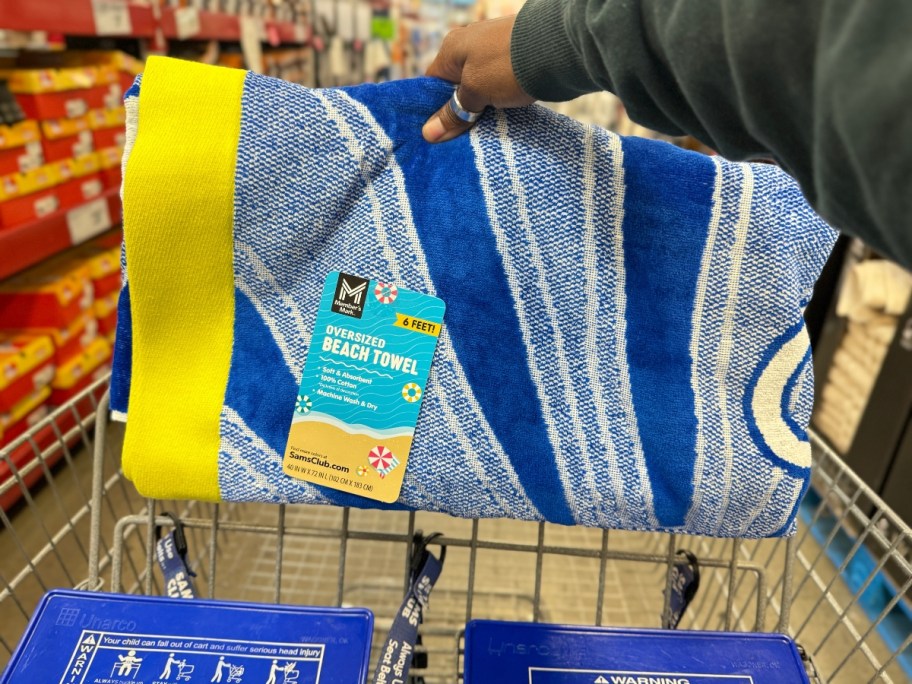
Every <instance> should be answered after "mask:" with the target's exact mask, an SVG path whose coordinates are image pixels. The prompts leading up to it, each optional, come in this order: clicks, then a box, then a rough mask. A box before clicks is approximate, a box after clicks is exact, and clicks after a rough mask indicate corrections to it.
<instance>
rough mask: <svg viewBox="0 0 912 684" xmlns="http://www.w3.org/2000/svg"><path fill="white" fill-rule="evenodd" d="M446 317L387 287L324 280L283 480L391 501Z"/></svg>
mask: <svg viewBox="0 0 912 684" xmlns="http://www.w3.org/2000/svg"><path fill="white" fill-rule="evenodd" d="M445 309H446V305H445V304H444V303H443V301H442V300H440V299H438V298H436V297H432V296H430V295H426V294H422V293H420V292H414V291H412V290H406V289H404V288H399V287H397V286H396V285H395V284H393V283H384V282H380V281H377V280H368V279H366V278H361V277H358V276H355V275H349V274H346V273H339V272H337V271H334V272H332V273H330V274H329V275H328V276H327V277H326V281H325V283H324V286H323V294H322V296H321V300H320V309H319V312H318V313H317V320H316V323H315V324H314V331H313V336H312V338H311V343H310V350H309V352H308V355H307V364H306V366H305V368H304V375H303V377H302V379H301V388H300V390H299V393H298V397H297V401H296V404H295V408H294V415H293V418H292V422H291V431H290V433H289V436H288V445H287V447H286V449H285V458H284V461H283V470H284V472H285V473H286V474H287V475H290V476H292V477H296V478H298V479H301V480H306V481H308V482H313V483H314V484H319V485H323V486H326V487H331V488H333V489H339V490H342V491H346V492H350V493H353V494H358V495H360V496H365V497H368V498H371V499H376V500H378V501H384V502H388V503H389V502H393V501H395V500H396V499H398V498H399V491H400V489H401V488H402V479H403V476H404V474H405V467H406V463H407V461H408V454H409V451H410V449H411V445H412V436H413V434H414V431H415V425H416V423H417V422H418V413H419V411H420V410H421V400H422V397H423V395H424V390H425V385H426V383H427V378H428V373H429V372H430V369H431V362H432V360H433V357H434V350H435V349H436V347H437V339H438V337H439V335H440V331H441V329H442V324H443V314H444V310H445Z"/></svg>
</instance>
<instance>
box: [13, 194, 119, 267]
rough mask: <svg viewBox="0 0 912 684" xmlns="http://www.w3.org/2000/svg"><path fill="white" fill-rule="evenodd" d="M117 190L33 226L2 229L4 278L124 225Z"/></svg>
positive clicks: (44, 218) (51, 215)
mask: <svg viewBox="0 0 912 684" xmlns="http://www.w3.org/2000/svg"><path fill="white" fill-rule="evenodd" d="M121 217H122V210H121V205H120V195H119V190H118V189H117V188H112V189H110V190H107V191H106V192H105V193H104V194H103V195H102V196H101V197H99V198H97V199H94V200H91V201H89V202H86V203H85V204H81V205H79V206H77V207H72V208H70V209H63V210H60V211H56V212H54V213H53V214H49V215H48V216H45V217H43V218H41V219H40V220H38V221H34V222H32V223H26V224H24V225H21V226H16V227H15V228H4V229H0V278H6V277H8V276H10V275H12V274H13V273H17V272H19V271H21V270H23V269H25V268H28V267H29V266H33V265H34V264H37V263H39V262H41V261H43V260H44V259H46V258H48V257H49V256H52V255H54V254H57V253H58V252H61V251H63V250H64V249H67V248H68V247H73V246H75V245H78V244H80V243H82V242H85V241H86V240H89V239H91V238H93V237H95V236H96V235H99V234H101V233H103V232H104V231H106V230H108V229H109V228H112V227H113V226H116V225H117V224H118V223H120V221H121Z"/></svg>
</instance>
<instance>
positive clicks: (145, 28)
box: [0, 0, 309, 44]
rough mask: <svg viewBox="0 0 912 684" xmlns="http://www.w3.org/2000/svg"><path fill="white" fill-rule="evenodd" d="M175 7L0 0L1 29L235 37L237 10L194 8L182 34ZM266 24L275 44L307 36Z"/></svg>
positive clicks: (287, 25) (298, 29)
mask: <svg viewBox="0 0 912 684" xmlns="http://www.w3.org/2000/svg"><path fill="white" fill-rule="evenodd" d="M178 11H180V10H178V9H177V8H174V7H164V8H161V10H160V12H159V16H158V17H156V12H155V10H154V9H153V8H152V7H151V6H149V5H140V4H136V3H118V2H117V1H116V0H106V1H103V2H92V0H66V1H65V2H59V3H44V2H35V0H0V29H11V30H15V31H48V32H52V33H64V34H68V35H80V36H95V35H112V36H129V37H133V38H152V37H154V36H155V34H156V30H157V29H158V28H161V31H162V35H163V36H164V37H165V38H167V39H169V40H174V39H178V38H187V39H193V40H218V41H224V42H238V41H239V40H240V39H241V21H240V17H239V16H238V15H236V14H227V13H224V12H209V11H204V10H199V11H196V19H197V20H198V26H199V27H198V30H195V31H193V32H192V34H191V35H183V36H182V35H181V32H180V31H179V30H178V25H177V21H176V13H177V12H178ZM265 27H266V29H267V34H269V35H271V36H273V40H271V41H270V42H273V43H274V44H301V43H304V42H306V41H307V40H308V36H309V30H308V29H307V27H305V26H303V25H298V24H295V23H293V22H288V21H271V20H265Z"/></svg>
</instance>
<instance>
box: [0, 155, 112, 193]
mask: <svg viewBox="0 0 912 684" xmlns="http://www.w3.org/2000/svg"><path fill="white" fill-rule="evenodd" d="M96 163H97V160H96ZM67 171H68V169H62V168H61V166H60V163H59V162H57V163H55V162H52V163H50V164H45V165H43V166H39V167H38V168H37V169H32V170H31V171H26V172H24V173H21V172H20V173H11V174H8V175H6V176H2V177H0V203H3V202H6V201H8V200H11V199H15V198H16V197H22V196H23V195H28V194H31V193H33V192H37V191H39V190H44V189H46V188H50V187H53V186H54V185H57V183H59V182H60V181H61V178H62V177H61V172H64V173H65V172H67ZM70 175H72V174H70Z"/></svg>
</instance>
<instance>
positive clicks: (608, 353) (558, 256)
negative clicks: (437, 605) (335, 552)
mask: <svg viewBox="0 0 912 684" xmlns="http://www.w3.org/2000/svg"><path fill="white" fill-rule="evenodd" d="M451 92H452V90H451V86H449V85H447V84H446V83H443V82H441V81H436V80H431V79H417V80H411V81H400V82H394V83H388V84H383V85H364V86H358V87H354V88H348V89H340V90H309V89H306V88H302V87H300V86H296V85H290V84H288V83H284V82H281V81H277V80H274V79H271V78H266V77H263V76H258V75H256V74H252V73H246V74H245V73H243V72H239V71H228V70H225V69H220V68H216V67H207V66H202V65H196V64H190V63H185V62H180V61H176V60H169V59H165V58H152V59H150V60H149V62H148V65H147V70H146V73H145V74H144V76H143V78H142V81H141V83H137V85H136V86H134V88H133V89H132V90H131V91H130V92H129V93H128V98H127V111H128V116H129V118H130V129H129V131H130V132H129V135H130V137H131V140H129V141H128V149H130V152H129V158H128V159H127V161H126V173H125V179H124V186H123V193H124V228H125V245H126V247H125V250H126V279H127V287H126V288H125V290H124V293H123V298H122V301H121V307H122V311H125V312H128V315H124V316H122V317H121V318H120V321H119V322H120V326H121V330H120V333H121V335H120V337H119V339H118V346H117V350H116V356H115V367H116V370H115V375H114V381H115V387H114V389H113V394H112V408H113V409H114V410H115V411H118V412H121V413H126V412H127V409H128V408H129V417H128V421H127V434H126V443H125V446H124V456H123V458H124V469H125V472H126V473H127V474H128V476H129V477H130V478H131V479H133V481H134V482H135V483H136V485H137V487H138V489H139V490H140V491H141V492H142V493H144V494H147V495H152V496H156V497H169V498H197V499H206V500H219V499H221V500H229V501H269V502H306V503H331V504H337V505H348V506H357V507H366V508H397V509H402V508H414V509H422V510H432V511H444V512H447V513H451V514H453V515H457V516H464V517H511V518H521V519H528V520H549V521H552V522H557V523H563V524H580V525H588V526H596V527H608V528H624V529H640V530H673V531H680V532H686V533H699V534H707V535H718V536H734V537H738V536H745V537H764V536H776V535H785V534H789V533H791V532H792V531H793V529H794V518H795V513H796V510H797V504H798V502H799V501H800V499H801V496H802V494H803V493H804V491H805V489H806V487H807V483H808V478H809V468H810V447H809V444H808V439H807V433H806V427H807V424H808V420H809V418H810V411H811V403H812V397H813V389H812V384H813V381H812V377H811V364H810V363H809V359H810V350H809V345H808V340H807V335H806V333H805V328H804V324H803V321H802V316H801V311H802V307H803V306H804V305H805V304H806V303H807V300H808V298H809V296H810V293H811V289H812V287H813V284H814V281H815V279H816V277H817V275H818V273H819V271H820V269H821V268H822V266H823V263H824V261H825V259H826V256H827V254H828V253H829V250H830V248H831V246H832V244H833V242H834V239H835V232H834V231H833V230H832V229H830V228H829V227H828V226H827V225H826V224H824V223H823V222H822V221H821V220H820V219H819V218H818V217H817V216H816V215H815V214H814V212H813V211H812V210H811V209H810V208H809V207H808V205H807V204H806V202H805V201H804V199H803V198H802V196H801V193H800V192H799V190H798V187H797V186H796V184H795V182H794V181H793V180H792V179H791V178H790V177H789V176H787V175H786V174H785V173H783V172H782V171H781V170H779V169H777V168H775V167H773V166H769V165H750V164H733V163H729V162H726V161H724V160H722V159H718V158H709V157H706V156H702V155H699V154H696V153H692V152H687V151H683V150H681V149H678V148H676V147H673V146H671V145H668V144H665V143H660V142H655V141H645V140H640V139H635V138H626V139H625V138H620V137H618V136H616V135H613V134H611V133H609V132H607V131H604V130H602V129H599V128H596V127H591V126H583V125H581V124H578V123H576V122H574V121H572V120H570V119H567V118H565V117H562V116H560V115H557V114H554V113H553V112H550V111H548V110H546V109H544V108H541V107H537V106H534V107H529V108H525V109H520V110H511V111H499V112H489V113H487V114H486V115H485V116H484V117H482V119H481V120H480V122H479V123H478V125H477V126H476V127H475V128H474V129H473V130H472V132H471V134H470V135H465V136H462V137H460V138H458V139H457V140H454V141H453V142H450V143H447V144H444V145H437V146H432V145H428V144H427V143H425V142H424V141H423V140H422V138H421V134H420V129H421V124H422V123H423V122H424V121H425V119H426V118H427V117H428V116H429V115H430V114H431V113H433V112H434V111H435V110H436V109H437V108H438V107H440V106H441V105H442V104H443V103H444V102H445V101H446V99H447V98H448V97H449V96H450V94H451ZM333 270H340V271H343V272H346V273H353V274H358V275H360V276H363V277H366V278H377V279H380V280H383V281H387V282H394V283H397V284H398V285H399V286H404V287H407V288H411V289H414V290H418V291H421V292H426V293H429V294H433V295H436V296H439V297H441V298H442V299H443V300H444V301H445V302H446V304H447V313H446V318H445V321H444V330H443V333H442V335H441V337H440V340H439V344H438V348H437V352H436V357H435V361H434V365H433V368H432V370H431V374H430V379H429V381H428V387H427V391H426V392H425V393H424V397H423V400H422V401H423V406H422V408H421V415H420V418H419V421H418V426H417V429H416V432H415V440H414V444H413V447H412V452H411V456H410V458H409V463H408V469H407V471H406V473H405V481H404V484H403V487H402V493H401V497H400V499H399V501H398V502H397V503H395V504H391V505H386V504H381V503H378V502H375V501H371V500H368V499H364V498H361V497H358V496H355V495H349V494H345V493H341V492H337V491H335V490H330V489H325V488H321V487H318V486H313V485H311V484H308V483H304V482H301V481H298V480H295V479H293V478H291V477H288V476H286V475H284V474H283V473H282V469H281V459H282V454H283V453H284V449H285V442H286V438H287V435H288V430H289V427H290V423H291V418H292V415H293V411H294V406H295V398H296V395H297V390H298V383H299V381H300V378H301V374H302V370H303V368H304V364H305V362H306V360H307V353H308V344H309V341H310V335H311V332H312V326H313V323H314V320H315V317H316V313H317V304H318V301H319V299H320V292H321V289H322V285H323V281H324V278H325V276H326V274H327V273H328V272H330V271H333ZM128 400H129V407H128V406H127V401H128Z"/></svg>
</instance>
